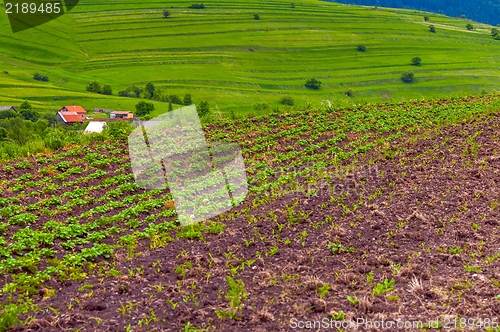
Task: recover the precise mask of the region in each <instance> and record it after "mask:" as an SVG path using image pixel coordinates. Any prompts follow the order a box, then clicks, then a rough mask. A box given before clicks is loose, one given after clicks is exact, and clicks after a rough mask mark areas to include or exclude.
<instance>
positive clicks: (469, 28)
mask: <svg viewBox="0 0 500 332" xmlns="http://www.w3.org/2000/svg"><path fill="white" fill-rule="evenodd" d="M465 27H466V28H467V30H469V31H471V30H474V26H473V25H472V24H470V23H467V25H466V26H465Z"/></svg>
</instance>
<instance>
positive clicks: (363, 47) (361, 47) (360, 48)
mask: <svg viewBox="0 0 500 332" xmlns="http://www.w3.org/2000/svg"><path fill="white" fill-rule="evenodd" d="M358 51H360V52H365V51H366V45H365V44H359V45H358Z"/></svg>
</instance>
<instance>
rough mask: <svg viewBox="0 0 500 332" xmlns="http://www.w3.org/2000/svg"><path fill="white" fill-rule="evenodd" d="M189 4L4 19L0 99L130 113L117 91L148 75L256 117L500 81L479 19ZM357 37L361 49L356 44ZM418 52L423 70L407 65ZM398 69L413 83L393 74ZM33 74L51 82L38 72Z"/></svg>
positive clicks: (277, 0) (312, 5)
mask: <svg viewBox="0 0 500 332" xmlns="http://www.w3.org/2000/svg"><path fill="white" fill-rule="evenodd" d="M192 3H193V2H190V1H170V2H168V3H165V2H162V1H154V0H144V1H140V2H137V1H129V0H122V1H96V0H82V1H81V3H80V4H79V5H78V6H77V7H76V8H75V9H74V10H73V11H71V12H70V13H69V14H67V15H64V16H63V17H61V18H59V19H58V20H55V21H52V22H49V23H47V24H45V25H43V26H40V27H37V28H33V29H30V30H27V31H23V32H19V33H16V34H13V33H12V32H11V30H10V26H9V23H8V19H7V16H6V15H5V14H2V15H0V45H1V51H0V105H4V104H14V105H19V104H20V103H21V102H22V101H23V100H25V99H26V100H29V101H30V102H32V103H33V105H34V106H35V107H37V108H39V109H41V110H47V111H48V110H52V109H57V108H59V107H60V106H62V105H65V104H80V105H82V106H84V107H86V108H89V109H91V108H93V107H104V108H113V109H129V110H133V109H134V105H135V104H136V103H137V102H138V100H137V99H131V98H124V97H118V96H117V93H118V91H119V90H123V89H125V88H126V86H127V85H129V84H136V85H140V86H144V85H145V84H146V83H148V82H150V81H151V82H153V83H154V84H155V85H156V86H157V87H162V88H163V89H165V90H166V91H167V93H168V94H178V95H179V96H181V97H182V96H183V95H184V94H186V93H190V94H191V95H192V96H193V101H194V102H195V103H197V102H199V101H200V100H207V101H209V103H210V104H211V105H212V109H213V110H215V111H216V112H217V109H219V110H220V111H221V112H222V113H225V114H228V113H229V112H230V111H231V110H234V111H235V112H236V113H237V114H250V113H254V114H256V113H259V112H264V111H256V110H253V106H254V105H255V104H257V103H267V104H268V105H269V107H270V109H275V108H276V107H278V106H279V105H280V104H279V101H280V99H281V98H282V97H283V96H291V97H292V98H293V99H294V100H295V103H296V105H305V104H308V103H312V105H319V104H320V103H321V102H322V101H323V100H329V101H331V102H332V103H341V102H345V101H346V100H348V99H349V97H346V96H345V92H346V91H347V90H348V89H353V91H354V97H353V98H351V99H352V100H353V101H354V102H361V101H376V100H380V99H382V98H392V99H396V100H399V99H409V98H421V97H430V96H442V95H450V94H455V93H478V92H481V91H492V90H497V89H498V87H499V86H500V55H499V54H500V41H498V40H494V39H493V38H492V37H491V36H490V29H491V26H488V25H485V24H479V23H477V24H475V27H476V30H475V31H468V30H467V29H466V28H465V26H464V22H463V21H462V20H458V19H452V18H448V17H445V16H442V15H437V14H436V15H434V14H431V15H430V16H431V18H430V21H429V22H424V19H423V14H422V12H417V11H411V10H395V9H394V10H393V9H382V8H378V9H377V10H373V9H372V8H370V7H358V6H346V5H341V4H336V3H327V2H321V1H312V0H303V1H301V2H296V3H295V4H294V6H292V5H291V3H290V0H287V1H281V0H273V1H266V2H249V1H241V0H232V1H227V0H222V1H217V2H208V3H204V5H205V9H189V8H188V6H189V5H191V4H192ZM164 9H168V10H169V11H170V12H171V16H170V17H169V18H166V19H165V18H163V17H162V12H163V10H164ZM3 11H4V9H3V8H2V12H3ZM254 14H259V15H260V20H256V19H254ZM430 24H433V25H434V26H435V27H436V33H430V32H429V28H428V25H430ZM361 43H362V44H365V45H366V47H367V50H366V52H360V51H358V50H357V45H358V44H361ZM416 56H418V57H420V58H421V59H422V65H421V66H412V65H411V59H412V58H413V57H416ZM405 71H412V72H414V74H415V82H413V83H409V84H407V83H403V82H402V81H401V80H400V77H401V73H402V72H405ZM35 72H39V73H40V74H42V75H46V76H48V77H49V78H50V81H49V82H45V83H44V82H38V81H35V80H33V79H32V76H33V74H34V73H35ZM313 77H314V78H316V79H319V80H320V81H321V82H322V83H323V84H322V86H321V88H320V89H319V90H308V89H306V88H305V87H304V83H305V81H306V79H309V78H313ZM90 80H98V81H99V82H101V83H102V84H111V85H112V86H113V93H114V96H103V95H98V94H94V93H88V92H86V91H85V85H86V83H87V82H88V81H90ZM156 105H157V109H158V112H161V111H166V110H167V109H168V106H167V105H166V104H164V103H159V102H158V103H156ZM280 107H283V106H280Z"/></svg>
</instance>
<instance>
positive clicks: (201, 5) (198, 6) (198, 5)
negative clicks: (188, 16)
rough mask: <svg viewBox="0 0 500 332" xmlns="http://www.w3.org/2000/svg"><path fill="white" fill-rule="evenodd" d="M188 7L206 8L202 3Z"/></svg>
mask: <svg viewBox="0 0 500 332" xmlns="http://www.w3.org/2000/svg"><path fill="white" fill-rule="evenodd" d="M188 8H191V9H205V5H204V4H202V3H200V4H193V5H191V6H189V7H188Z"/></svg>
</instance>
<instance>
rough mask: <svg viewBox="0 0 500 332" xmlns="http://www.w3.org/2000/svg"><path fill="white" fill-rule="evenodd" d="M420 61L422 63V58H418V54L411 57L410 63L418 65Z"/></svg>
mask: <svg viewBox="0 0 500 332" xmlns="http://www.w3.org/2000/svg"><path fill="white" fill-rule="evenodd" d="M421 63H422V59H420V58H419V57H418V56H416V57H414V58H413V59H411V64H412V65H414V66H420V64H421Z"/></svg>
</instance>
